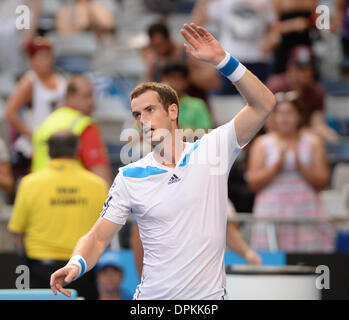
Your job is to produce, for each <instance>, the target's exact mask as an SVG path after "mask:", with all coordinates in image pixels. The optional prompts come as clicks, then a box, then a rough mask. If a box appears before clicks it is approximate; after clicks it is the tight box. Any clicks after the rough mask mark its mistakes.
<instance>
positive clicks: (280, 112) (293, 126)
mask: <svg viewBox="0 0 349 320" xmlns="http://www.w3.org/2000/svg"><path fill="white" fill-rule="evenodd" d="M273 120H274V125H275V130H276V131H277V132H279V133H281V134H282V135H289V134H292V133H294V132H296V131H297V129H298V127H299V124H300V121H301V117H300V114H299V113H298V111H297V109H296V108H295V107H294V106H293V104H292V103H290V102H281V103H279V104H278V106H277V107H276V109H275V112H274V115H273Z"/></svg>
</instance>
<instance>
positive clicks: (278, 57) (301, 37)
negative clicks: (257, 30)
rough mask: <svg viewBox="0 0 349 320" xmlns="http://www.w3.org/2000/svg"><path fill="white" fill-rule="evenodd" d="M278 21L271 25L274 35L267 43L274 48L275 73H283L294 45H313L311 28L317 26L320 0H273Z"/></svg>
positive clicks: (270, 48)
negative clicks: (316, 11) (317, 11)
mask: <svg viewBox="0 0 349 320" xmlns="http://www.w3.org/2000/svg"><path fill="white" fill-rule="evenodd" d="M272 3H273V5H274V8H275V12H276V15H277V18H278V19H277V22H275V23H274V24H273V25H272V27H271V33H272V35H273V36H272V37H270V38H269V40H270V42H269V43H268V44H267V46H268V47H269V50H271V51H272V50H273V49H275V50H274V67H273V72H274V73H275V74H278V73H283V72H285V69H286V61H287V58H288V56H289V54H290V51H291V50H292V48H293V47H295V46H297V45H307V46H311V44H312V42H311V37H310V30H311V29H312V28H313V27H314V26H315V21H316V13H315V10H316V6H317V4H318V0H283V1H279V0H272Z"/></svg>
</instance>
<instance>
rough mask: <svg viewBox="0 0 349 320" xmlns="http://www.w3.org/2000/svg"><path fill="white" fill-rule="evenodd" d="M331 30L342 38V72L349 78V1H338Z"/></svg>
mask: <svg viewBox="0 0 349 320" xmlns="http://www.w3.org/2000/svg"><path fill="white" fill-rule="evenodd" d="M331 23H332V25H331V29H332V31H334V32H339V33H340V35H341V38H342V48H343V62H342V66H341V68H342V72H343V75H344V76H345V77H346V78H349V1H348V0H336V9H335V14H334V16H333V17H332V19H331Z"/></svg>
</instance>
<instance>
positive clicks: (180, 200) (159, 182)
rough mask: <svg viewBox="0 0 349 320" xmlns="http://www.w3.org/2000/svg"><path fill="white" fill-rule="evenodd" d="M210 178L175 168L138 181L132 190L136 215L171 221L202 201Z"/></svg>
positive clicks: (193, 171) (188, 169) (191, 170)
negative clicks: (184, 210)
mask: <svg viewBox="0 0 349 320" xmlns="http://www.w3.org/2000/svg"><path fill="white" fill-rule="evenodd" d="M208 180H209V179H208V178H207V175H206V174H205V173H203V172H199V170H198V168H191V169H190V168H178V167H176V168H174V169H170V170H168V172H166V173H162V174H159V175H157V176H154V177H151V178H149V179H144V180H143V181H139V183H137V184H134V185H133V186H132V188H131V192H130V193H131V207H132V211H133V212H134V213H135V214H141V215H143V214H147V215H148V216H151V217H153V218H161V219H171V218H174V216H176V215H177V214H179V212H181V211H183V209H185V208H186V207H188V206H190V204H193V203H196V202H198V201H201V197H202V196H203V193H204V191H205V186H206V185H207V183H208V182H209V181H208Z"/></svg>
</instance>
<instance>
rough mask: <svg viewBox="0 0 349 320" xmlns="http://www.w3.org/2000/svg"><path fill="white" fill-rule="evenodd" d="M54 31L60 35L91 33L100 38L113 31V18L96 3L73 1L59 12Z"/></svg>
mask: <svg viewBox="0 0 349 320" xmlns="http://www.w3.org/2000/svg"><path fill="white" fill-rule="evenodd" d="M56 29H57V32H58V33H60V34H62V35H69V34H73V33H78V32H83V31H93V32H95V34H96V35H97V37H99V38H101V37H102V36H103V34H104V33H107V32H110V31H114V29H115V17H114V16H113V14H112V13H110V12H109V11H108V9H107V8H106V7H105V6H104V5H103V4H102V3H100V2H98V1H95V0H75V1H72V3H69V4H67V5H65V6H63V7H62V8H61V10H60V11H59V13H58V15H57V20H56Z"/></svg>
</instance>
